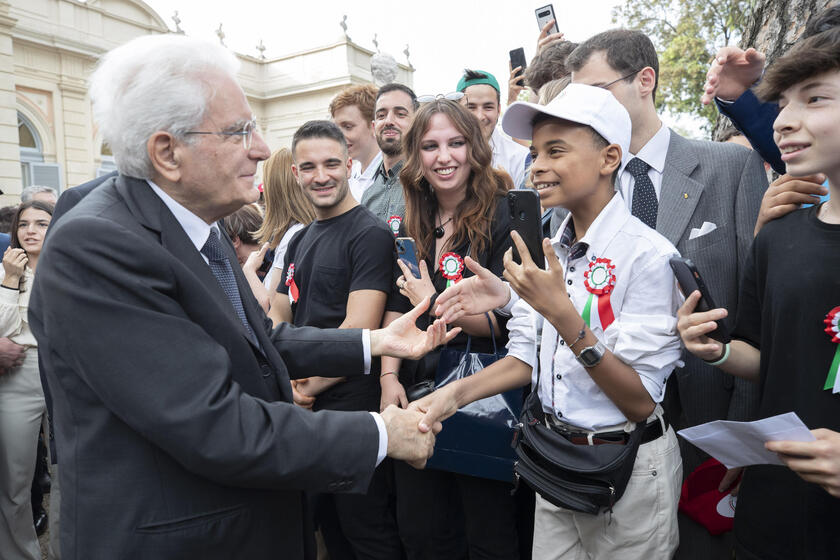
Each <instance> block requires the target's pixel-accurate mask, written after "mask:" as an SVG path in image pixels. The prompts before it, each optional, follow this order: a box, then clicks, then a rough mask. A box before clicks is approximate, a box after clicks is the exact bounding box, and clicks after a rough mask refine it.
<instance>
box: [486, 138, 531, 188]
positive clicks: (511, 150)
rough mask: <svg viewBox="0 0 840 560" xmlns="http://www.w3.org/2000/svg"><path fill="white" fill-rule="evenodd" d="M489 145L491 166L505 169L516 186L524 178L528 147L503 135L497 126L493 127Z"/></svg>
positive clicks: (516, 186)
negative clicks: (491, 153) (491, 150)
mask: <svg viewBox="0 0 840 560" xmlns="http://www.w3.org/2000/svg"><path fill="white" fill-rule="evenodd" d="M490 147H491V148H492V149H493V167H501V168H502V169H504V170H505V171H507V173H508V175H510V178H511V179H513V185H514V187H515V188H518V187H519V185H521V184H522V181H523V180H524V179H525V159H526V158H527V157H528V148H526V147H525V146H523V145H521V144H517V143H516V142H514V141H513V140H511V139H510V138H508V137H507V136H505V133H504V132H502V130H501V129H500V128H499V127H496V128H495V129H493V134H492V135H491V136H490Z"/></svg>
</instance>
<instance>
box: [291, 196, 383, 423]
mask: <svg viewBox="0 0 840 560" xmlns="http://www.w3.org/2000/svg"><path fill="white" fill-rule="evenodd" d="M393 266H394V234H393V233H391V231H390V230H389V229H388V227H387V226H386V225H385V223H384V222H382V220H380V219H379V218H377V217H376V216H374V215H373V214H372V213H371V212H370V211H369V210H368V209H367V208H365V207H364V206H356V207H355V208H353V209H352V210H349V211H348V212H345V213H344V214H342V215H340V216H336V217H335V218H330V219H328V220H319V221H315V222H312V223H311V224H309V225H308V226H306V227H305V228H303V229H302V230H301V231H300V232H298V233H297V234H296V235H295V236H294V237H293V238H292V241H291V242H290V243H289V248H288V250H287V251H286V257H285V263H284V266H283V277H282V278H283V280H282V281H281V282H280V284H279V285H278V287H277V291H278V292H280V293H283V294H288V293H289V291H290V288H291V286H290V279H294V285H295V286H296V288H297V292H298V296H297V301H295V302H293V303H292V317H293V323H294V324H295V325H297V326H303V325H306V326H311V327H321V328H336V327H338V326H339V325H341V323H342V322H343V321H344V318H345V316H346V315H347V298H348V296H349V295H350V292H354V291H357V290H378V291H381V292H385V293H388V292H389V291H390V289H391V277H392V270H393ZM290 269H292V274H291V275H290V274H289V270H290ZM292 291H293V290H292ZM378 367H379V362H378V360H374V361H373V362H372V364H371V373H370V375H362V372H358V371H348V372H341V373H340V375H347V376H348V377H347V380H346V381H344V382H343V383H339V384H338V385H334V386H333V387H330V388H329V389H327V390H326V391H324V392H323V393H321V394H320V395H318V397H317V399H316V400H315V408H316V409H329V410H379V375H378V371H379V370H378Z"/></svg>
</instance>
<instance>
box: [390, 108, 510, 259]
mask: <svg viewBox="0 0 840 560" xmlns="http://www.w3.org/2000/svg"><path fill="white" fill-rule="evenodd" d="M439 113H440V114H443V115H445V116H446V118H448V119H449V121H450V122H451V123H452V125H453V126H454V127H455V128H456V129H457V130H458V132H460V133H461V134H463V135H464V138H465V139H466V142H467V162H468V163H469V166H470V175H469V178H468V179H467V192H466V196H465V197H464V200H462V201H461V203H460V204H459V205H458V207H457V208H456V209H455V215H454V216H453V218H452V222H453V227H454V228H455V232H454V234H453V235H452V237H451V238H450V239H449V242H448V243H447V246H446V247H445V248H444V250H452V249H454V248H457V247H461V246H463V245H464V243H467V242H469V244H470V248H471V249H470V254H471V255H473V256H474V255H477V254H478V253H480V252H483V251H484V250H485V249H487V247H488V245H489V243H490V225H491V224H490V222H491V220H492V217H493V215H494V213H495V211H496V203H497V201H498V200H499V197H500V196H503V195H504V194H505V193H507V191H508V190H510V189H512V188H513V181H512V180H511V178H510V175H508V174H507V173H505V172H504V171H502V170H500V169H493V167H492V161H493V152H492V150H491V149H490V145H489V144H488V143H487V142H486V141H485V140H484V136H483V134H482V132H481V125H480V124H479V123H478V120H477V119H476V118H475V117H474V116H473V114H472V113H470V112H469V111H468V110H467V109H466V108H464V107H462V106H461V105H459V104H457V103H455V102H453V101H448V100H446V99H438V100H436V101H433V102H431V103H428V104H426V105H423V106H422V107H420V109H419V110H418V111H417V113H415V115H414V120H413V121H412V123H411V126H410V127H409V129H408V131H407V132H406V134H405V138H404V140H403V142H404V143H403V146H404V148H405V152H404V153H405V166H404V167H403V168H402V170H401V171H400V182H401V183H402V186H403V192H404V194H405V229H406V233H407V234H408V235H409V236H410V237H413V238H414V240H415V241H416V242H417V250H418V252H419V253H420V258H423V259H425V258H428V257H430V255H429V254H428V248H429V247H434V240H435V237H434V231H435V216H436V214H437V198H436V196H435V192H434V189H433V188H432V187H431V185H430V184H429V181H428V180H427V179H426V178H425V177H424V176H423V164H422V161H421V157H420V143H421V141H422V139H423V136H424V135H425V134H426V132H427V131H428V130H429V127H430V125H431V121H432V117H434V116H435V115H437V114H439Z"/></svg>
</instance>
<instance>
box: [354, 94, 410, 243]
mask: <svg viewBox="0 0 840 560" xmlns="http://www.w3.org/2000/svg"><path fill="white" fill-rule="evenodd" d="M417 107H418V104H417V96H416V95H414V92H413V91H411V88H409V87H407V86H404V85H402V84H386V85H384V86H382V87H381V88H379V93H377V95H376V107H375V110H374V112H373V130H374V132H375V133H376V142H377V143H378V144H379V149H380V150H382V164H381V165H380V166H379V169H377V170H376V173H375V174H374V178H373V184H372V185H371V186H370V187H368V188H367V190H366V191H365V194H364V196H362V204H363V205H364V206H366V207H367V209H368V210H370V211H371V212H373V213H374V215H376V216H378V217H380V218H381V219H383V220H385V221H386V222H388V226H389V227H390V228H391V231H392V232H394V234H395V235H396V233H397V232H398V231H399V229H400V222H402V219H403V216H405V199H404V198H403V190H402V184H401V183H400V179H399V174H400V170H401V169H402V166H403V151H402V137H403V134H404V133H405V131H407V130H408V127H409V125H411V120H412V119H413V118H414V111H416V110H417Z"/></svg>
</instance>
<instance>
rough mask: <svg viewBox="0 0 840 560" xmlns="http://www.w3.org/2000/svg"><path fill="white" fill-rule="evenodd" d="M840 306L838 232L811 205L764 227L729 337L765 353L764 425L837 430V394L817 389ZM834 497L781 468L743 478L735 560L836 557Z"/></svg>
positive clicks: (757, 469)
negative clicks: (772, 421)
mask: <svg viewBox="0 0 840 560" xmlns="http://www.w3.org/2000/svg"><path fill="white" fill-rule="evenodd" d="M837 306H840V225H831V224H826V223H823V222H821V221H819V219H818V218H817V207H811V208H807V209H804V210H799V211H796V212H793V213H791V214H789V215H788V216H785V217H784V218H781V219H779V220H774V221H772V222H770V223H768V224H767V225H765V226H764V227H763V228H762V230H761V232H760V233H759V235H758V237H757V238H756V240H755V243H754V244H753V247H752V251H751V254H750V256H749V258H748V262H747V266H746V269H745V272H744V279H743V281H742V284H741V296H740V301H739V302H738V320H737V326H736V330H735V334H734V336H735V337H736V338H739V339H741V340H744V341H745V342H748V343H750V344H752V345H753V346H755V347H757V348H759V349H760V350H761V365H760V375H761V378H760V379H761V381H760V383H761V404H760V411H759V416H760V417H761V418H766V417H768V416H774V415H776V414H783V413H786V412H790V411H793V412H796V414H798V415H799V417H800V418H802V421H803V422H804V423H805V425H806V426H808V428H809V429H815V428H828V429H831V430H835V431H840V394H836V395H835V394H832V392H831V390H823V386H824V384H825V381H826V377H827V376H828V372H829V369H830V366H831V363H832V359H833V358H834V354H835V352H836V351H837V344H835V343H834V342H832V341H831V338H830V336H829V335H828V334H826V332H825V330H824V329H825V327H826V325H825V323H824V322H823V320H824V319H825V317H826V315H827V314H828V313H829V312H830V311H831V310H832V309H834V308H835V307H837ZM838 520H840V499H838V498H834V497H832V496H831V495H830V494H828V492H826V491H825V490H823V489H822V488H821V487H820V486H817V485H816V484H811V483H808V482H805V481H803V480H802V479H801V478H800V477H799V476H797V475H796V474H795V473H794V472H793V471H791V470H790V469H788V468H786V467H782V466H774V465H756V466H752V467H749V468H748V469H747V470H746V473H745V475H744V480H743V483H742V484H741V489H740V491H739V494H738V506H737V508H736V515H735V541H736V546H737V551H738V558H739V560H740V559H747V560H759V559H761V560H768V559H779V560H790V559H794V558H808V559H811V558H814V559H816V558H837V557H840V531H838V529H837V526H836V525H837V522H838Z"/></svg>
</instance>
